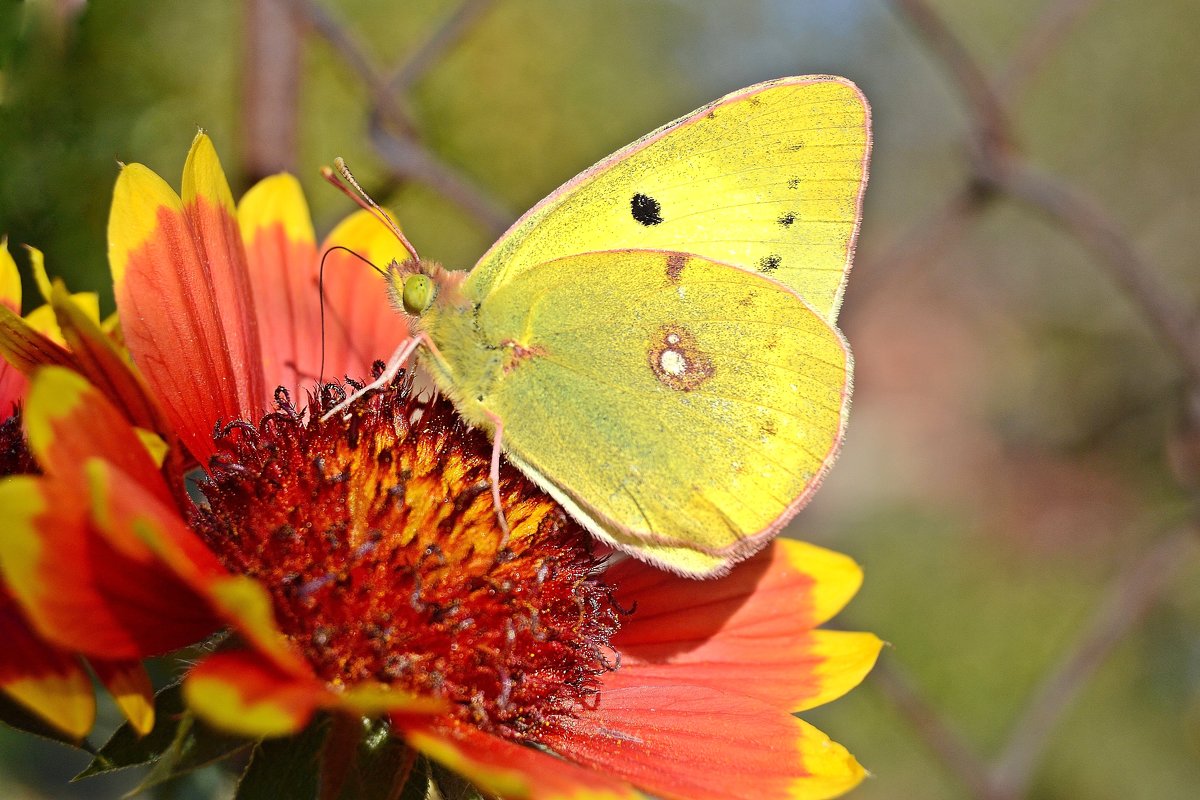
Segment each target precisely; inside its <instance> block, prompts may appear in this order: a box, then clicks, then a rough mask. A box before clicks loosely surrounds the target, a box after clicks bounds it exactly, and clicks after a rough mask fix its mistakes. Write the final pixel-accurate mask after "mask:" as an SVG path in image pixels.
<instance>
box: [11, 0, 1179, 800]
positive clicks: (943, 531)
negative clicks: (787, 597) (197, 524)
mask: <svg viewBox="0 0 1200 800" xmlns="http://www.w3.org/2000/svg"><path fill="white" fill-rule="evenodd" d="M1198 34H1200V5H1197V4H1196V3H1195V2H1193V0H1147V2H1141V3H1129V2H1122V0H1092V1H1090V2H1089V0H1010V1H1009V2H1005V3H994V2H988V0H954V1H953V2H951V0H921V1H920V2H918V1H917V0H893V1H892V2H887V1H885V0H753V1H752V0H745V1H744V2H738V3H736V4H735V3H728V2H716V0H708V1H705V2H698V1H695V0H686V1H685V0H575V2H571V3H563V2H552V0H495V1H494V2H480V1H479V0H468V1H467V2H459V1H458V0H455V1H453V2H452V1H451V0H444V1H442V0H409V2H405V3H397V2H394V0H347V1H346V2H335V1H334V0H245V1H244V2H228V3H196V2H182V0H153V1H151V0H104V1H103V2H86V1H85V0H29V1H28V2H13V0H0V154H2V157H3V166H2V168H0V233H6V234H7V235H8V237H9V240H10V242H11V243H13V244H14V245H16V244H20V243H29V244H32V245H35V246H37V247H39V248H41V249H42V250H44V251H45V253H46V257H47V264H48V267H49V269H50V272H51V273H52V274H56V275H60V276H63V277H64V278H65V279H66V280H67V281H68V284H69V285H70V286H71V287H72V289H75V290H95V291H99V292H100V293H101V296H102V302H103V303H104V304H105V305H104V308H105V310H106V311H108V310H111V309H112V292H111V284H110V283H109V279H108V277H107V275H108V272H107V263H106V257H105V225H106V218H107V213H108V206H109V202H110V193H111V188H112V185H113V181H114V180H115V177H116V162H117V161H118V160H120V161H140V162H143V163H145V164H147V165H149V166H150V167H151V168H153V169H154V170H156V171H157V172H159V173H160V174H162V175H164V176H165V177H167V179H168V180H170V181H171V182H172V183H174V184H175V185H178V176H179V174H180V172H181V169H182V166H183V161H184V156H185V155H186V152H187V149H188V146H189V144H190V142H191V140H192V137H193V135H194V133H195V131H196V128H197V127H203V128H205V129H206V130H207V131H208V132H209V133H210V134H211V135H212V137H213V139H214V141H215V143H216V145H217V148H218V151H219V152H220V153H221V155H222V158H223V160H224V165H225V169H226V171H227V172H228V173H229V176H230V180H231V181H232V182H233V184H234V193H235V195H238V194H240V193H241V191H243V190H244V189H245V188H246V187H247V186H249V185H250V183H252V182H253V180H255V179H257V178H259V177H262V176H263V175H266V174H270V173H272V172H275V171H278V170H281V169H287V170H290V171H293V172H294V173H295V174H297V175H298V176H299V178H300V180H301V181H302V183H304V185H305V188H306V190H307V192H308V198H309V201H310V203H311V205H312V209H313V213H314V218H315V220H316V224H317V229H318V231H319V232H323V231H327V230H328V229H329V228H330V227H331V226H332V224H333V223H334V222H335V221H336V220H337V219H338V218H340V217H341V216H342V215H344V214H345V213H347V212H348V210H349V204H348V201H346V200H345V198H343V197H342V196H341V195H339V194H337V193H336V192H334V191H333V190H332V189H330V188H329V187H327V186H325V185H323V183H322V181H321V180H320V178H319V175H318V169H319V167H320V166H321V165H322V164H327V163H329V162H330V161H331V160H332V158H333V157H334V156H337V155H341V156H344V157H345V158H346V160H347V161H348V162H349V164H350V165H351V166H352V167H353V168H354V170H355V172H356V174H357V175H358V177H359V178H360V180H361V181H362V182H363V184H364V185H365V186H366V187H367V189H368V191H370V192H371V193H372V194H373V195H374V196H375V197H376V198H377V199H378V200H380V201H381V202H382V203H384V204H385V205H387V206H389V207H391V208H393V209H394V210H395V211H396V212H397V213H398V215H399V217H400V219H401V220H402V222H403V224H404V227H405V229H406V231H407V232H408V234H409V236H410V237H411V238H412V239H413V241H414V243H415V244H416V245H417V247H418V248H419V249H420V250H421V251H422V254H423V256H425V257H426V258H433V259H436V260H440V261H442V262H443V263H446V264H447V265H453V266H459V267H463V268H466V267H469V266H470V265H471V264H472V263H473V262H474V261H475V259H476V258H477V257H478V256H479V255H480V254H481V253H482V252H483V250H484V249H486V247H487V245H488V244H489V243H490V242H491V241H492V240H493V239H494V238H495V237H496V235H497V234H498V233H499V232H500V231H502V230H503V229H504V227H505V226H506V225H507V224H508V223H509V222H511V221H512V220H513V219H515V218H516V217H517V216H518V215H519V214H520V213H521V212H522V211H523V210H525V209H526V208H528V207H529V206H530V205H532V204H533V203H534V202H536V201H537V200H538V199H539V198H541V197H542V196H544V195H545V194H547V193H548V192H549V191H550V190H552V189H553V188H554V187H555V186H557V185H558V184H559V183H561V182H562V181H564V180H565V179H567V178H569V177H571V176H572V175H574V174H575V173H576V172H578V171H579V170H581V169H583V168H584V167H587V166H588V165H590V164H592V163H593V162H594V161H596V160H597V159H599V158H600V157H602V156H604V155H606V154H608V153H609V152H611V151H612V150H615V149H617V148H618V147H620V146H622V145H624V144H626V143H628V142H630V141H632V140H634V139H635V138H637V137H639V136H641V135H642V134H644V133H646V132H648V131H650V130H651V129H653V128H655V127H657V126H659V125H661V124H662V123H664V122H667V121H669V120H671V119H674V118H676V117H678V116H680V115H682V114H684V113H686V112H688V111H690V110H692V109H693V108H695V107H697V106H699V105H701V104H703V103H705V102H708V101H709V100H712V99H714V98H716V97H718V96H720V95H722V94H724V93H726V92H729V91H731V90H734V89H737V88H739V87H742V86H745V85H749V84H752V83H756V82H759V81H762V80H765V79H768V78H774V77H779V76H782V75H795V74H805V73H837V74H841V75H845V76H847V77H849V78H851V79H853V80H854V81H856V82H857V83H858V84H859V85H860V86H861V87H862V89H863V90H864V91H865V93H866V95H867V97H868V98H869V99H870V101H871V103H872V106H873V109H874V120H875V151H874V159H873V162H872V167H871V183H870V188H869V190H868V192H867V199H866V208H865V212H864V221H863V227H862V235H861V240H860V245H859V251H858V257H857V259H856V263H855V267H854V270H853V273H852V275H851V279H850V283H849V287H848V290H847V292H846V299H845V305H844V308H843V312H842V327H843V328H844V330H845V332H846V334H847V336H848V338H849V340H850V342H851V344H852V346H853V349H854V351H855V355H856V361H857V373H856V387H855V388H856V391H855V404H854V409H853V412H852V414H851V421H850V428H849V437H848V440H847V442H846V446H845V449H844V451H843V454H842V456H841V459H840V462H839V463H838V465H837V467H836V468H835V469H834V470H833V473H832V475H831V477H830V478H829V479H828V481H827V482H826V484H825V486H824V488H823V489H822V491H821V492H820V493H819V494H818V495H817V498H816V500H815V501H814V502H813V503H812V504H811V505H810V506H809V507H808V509H806V510H805V511H804V512H802V513H801V515H800V516H799V517H798V518H797V520H796V521H795V523H794V524H793V526H792V528H791V533H792V534H793V535H795V536H799V537H803V538H807V539H810V540H813V541H816V542H818V543H821V544H824V545H827V546H830V547H833V548H835V549H838V550H841V551H844V552H846V553H849V554H851V555H852V556H853V557H854V558H856V559H857V560H858V561H859V562H861V563H862V564H863V565H864V567H865V570H866V576H867V577H866V585H865V587H864V588H863V590H862V592H861V594H860V596H859V597H858V598H857V599H856V600H855V601H854V603H853V604H852V605H851V606H850V608H849V609H848V610H847V611H846V612H845V613H844V614H843V615H842V616H841V617H839V618H838V620H837V622H838V624H839V625H840V626H843V627H847V628H856V629H869V630H873V631H876V632H877V633H879V635H880V636H882V637H883V638H884V639H886V640H887V641H888V642H890V643H891V645H892V646H891V647H890V648H888V649H887V650H886V651H885V652H884V654H883V656H882V659H881V663H880V667H879V669H878V670H877V671H876V673H875V674H874V675H873V676H872V677H871V678H869V679H868V681H867V682H866V684H865V685H864V687H863V688H861V689H859V690H857V691H855V692H853V693H852V694H851V695H849V696H848V697H846V698H844V699H842V700H839V701H837V702H835V703H833V704H831V705H829V706H827V707H824V708H821V709H818V710H817V711H815V712H812V713H810V714H807V715H806V718H808V719H809V720H810V721H812V722H814V723H815V724H817V725H818V726H819V727H821V728H822V729H824V730H825V731H827V732H828V733H830V734H831V735H832V736H833V737H834V738H835V739H836V740H838V741H840V742H843V743H844V744H846V746H847V747H849V748H850V750H851V751H852V752H854V753H855V754H856V755H857V756H858V758H859V759H860V760H861V761H862V763H863V764H864V765H865V766H866V767H867V768H868V769H869V770H871V772H872V773H873V777H872V778H870V779H869V780H868V781H867V782H866V783H865V784H864V785H863V786H862V787H861V788H860V789H858V790H857V791H856V792H855V793H854V794H853V795H852V796H853V797H855V798H861V799H862V800H868V799H873V798H909V797H912V798H929V799H931V800H938V799H940V798H980V799H985V800H1017V798H1038V799H1039V800H1045V799H1048V798H1088V799H1089V800H1090V799H1092V798H1097V799H1100V800H1104V799H1106V798H1114V799H1115V798H1121V799H1122V800H1126V799H1128V798H1164V799H1168V800H1170V799H1173V798H1180V799H1182V798H1194V797H1197V796H1200V580H1197V578H1198V577H1200V558H1198V553H1197V547H1196V546H1195V544H1196V506H1195V503H1194V499H1195V498H1194V489H1195V487H1196V486H1197V485H1200V479H1198V477H1197V476H1198V474H1200V473H1198V472H1197V469H1198V467H1200V435H1198V434H1196V433H1194V432H1193V428H1194V426H1195V423H1194V419H1195V415H1196V411H1195V409H1197V408H1200V402H1196V400H1195V397H1196V394H1195V389H1196V386H1197V381H1198V379H1200V357H1197V348H1200V336H1194V335H1192V334H1193V331H1194V330H1195V328H1194V327H1193V321H1194V319H1195V316H1196V315H1195V309H1196V307H1197V304H1198V303H1200V281H1198V280H1197V276H1198V275H1200V272H1198V270H1197V264H1196V258H1197V257H1196V254H1197V252H1200V225H1198V224H1197V223H1196V220H1197V218H1198V217H1200V84H1198V83H1197V81H1196V76H1197V75H1198V74H1200V47H1197V46H1196V40H1197V35H1198ZM13 249H14V252H15V253H16V255H17V258H18V260H21V259H23V257H24V254H23V252H22V251H20V250H19V248H16V247H14V248H13ZM33 291H34V290H33V287H32V285H29V286H27V297H28V296H32V293H33ZM1189 398H1190V399H1189ZM781 612H784V610H781ZM0 646H3V644H2V643H0ZM109 724H110V726H111V725H112V724H113V722H112V720H111V719H110V721H109ZM97 738H98V739H102V738H103V733H102V732H101V733H100V734H98V735H97ZM85 763H86V758H85V757H82V756H80V755H79V754H77V753H72V752H70V751H68V750H66V749H65V748H60V747H58V746H56V745H53V744H49V743H40V742H36V741H34V740H32V739H30V738H29V737H24V736H17V735H15V734H13V733H12V732H11V731H8V730H0V787H3V788H0V795H2V796H3V797H4V798H12V797H16V798H42V797H62V798H108V797H113V798H115V797H119V796H120V795H121V794H122V793H123V792H124V791H126V790H127V789H128V788H129V787H130V786H132V785H133V784H134V783H136V781H137V780H138V776H136V775H132V776H129V775H124V776H121V775H118V776H110V777H105V778H101V779H96V780H95V781H91V782H84V783H80V784H72V785H67V783H66V780H67V778H69V776H70V775H72V774H74V772H76V771H78V770H79V769H81V768H82V766H83V765H84V764H85ZM230 787H231V783H230V782H229V779H228V778H227V777H226V776H225V775H224V773H222V772H220V771H219V770H216V769H209V770H202V771H200V772H198V773H196V774H194V775H193V776H190V777H189V778H187V779H185V780H182V781H178V782H176V783H174V784H171V785H168V786H165V787H161V788H160V789H158V790H156V791H157V794H151V795H150V796H156V797H160V798H209V797H225V796H228V794H229V792H230V791H231V788H230Z"/></svg>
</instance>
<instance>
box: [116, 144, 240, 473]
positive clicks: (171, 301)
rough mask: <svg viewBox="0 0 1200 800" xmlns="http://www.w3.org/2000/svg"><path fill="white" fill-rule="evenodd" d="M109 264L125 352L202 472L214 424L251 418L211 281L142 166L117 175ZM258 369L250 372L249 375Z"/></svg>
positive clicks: (159, 185)
mask: <svg viewBox="0 0 1200 800" xmlns="http://www.w3.org/2000/svg"><path fill="white" fill-rule="evenodd" d="M108 259H109V265H110V267H111V269H112V275H113V289H114V292H115V294H116V298H117V309H118V311H119V312H120V316H121V329H122V333H123V335H124V338H125V343H126V346H128V348H129V352H130V353H131V354H132V355H133V359H134V361H135V362H136V363H137V364H138V366H139V368H140V369H141V372H142V374H143V376H144V377H145V378H146V382H147V383H148V384H149V385H150V388H151V389H152V391H153V392H154V396H155V398H156V399H157V400H158V401H159V403H160V404H161V405H162V407H163V409H164V411H165V412H166V414H167V416H168V418H169V419H170V420H171V423H172V427H173V428H174V429H175V430H177V431H178V432H179V435H180V438H181V439H182V440H183V442H184V444H185V445H186V446H187V447H188V449H189V450H190V451H191V452H192V454H193V455H194V456H195V457H196V458H197V459H198V460H199V461H200V462H201V463H205V462H207V460H208V457H209V456H210V455H212V453H213V452H214V446H213V441H212V428H213V424H214V423H216V422H217V421H218V420H222V421H225V422H229V421H231V420H234V419H238V418H241V417H243V416H245V415H247V414H249V413H250V412H251V411H254V410H257V407H258V405H259V404H260V403H261V397H259V396H255V397H254V398H253V400H254V405H253V407H251V406H249V405H248V404H245V403H244V402H243V400H244V398H243V397H242V395H241V394H240V393H239V380H238V379H237V378H236V377H235V375H234V367H233V362H232V360H231V359H230V346H229V342H228V340H227V339H226V336H225V330H224V323H223V316H224V315H225V314H227V313H229V314H232V313H234V312H235V311H236V309H223V308H221V307H220V306H219V305H218V304H217V293H216V291H215V289H214V287H213V285H212V278H211V275H210V271H209V269H208V268H207V266H206V264H205V263H204V261H203V260H202V259H201V256H200V254H199V252H198V251H197V249H196V241H195V237H194V234H193V231H192V227H191V224H190V222H189V221H188V218H187V215H186V214H185V213H184V210H183V203H182V201H181V200H180V199H179V197H178V196H177V195H176V194H175V192H174V191H173V190H172V189H171V187H169V186H168V185H167V184H166V183H165V182H164V181H163V180H162V178H160V177H158V176H157V175H155V174H154V173H153V172H151V171H150V170H149V169H147V168H146V167H144V166H142V165H141V164H130V165H128V166H126V167H124V168H123V169H122V170H121V174H120V176H119V177H118V178H117V185H116V188H115V189H114V190H113V204H112V212H111V214H110V216H109V220H108ZM255 368H257V363H256V365H255Z"/></svg>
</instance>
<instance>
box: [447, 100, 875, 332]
mask: <svg viewBox="0 0 1200 800" xmlns="http://www.w3.org/2000/svg"><path fill="white" fill-rule="evenodd" d="M869 124H870V123H869V113H868V108H867V105H866V101H865V100H864V99H863V97H862V94H861V93H860V92H859V91H858V89H857V88H856V87H855V86H854V85H853V84H852V83H850V82H849V81H846V80H845V79H843V78H834V77H829V76H807V77H799V78H784V79H780V80H778V81H772V82H769V83H764V84H759V85H757V86H752V87H750V88H748V89H743V90H741V91H739V92H735V93H733V94H731V95H728V96H726V97H724V98H722V99H720V100H718V101H716V102H714V103H712V104H710V105H708V106H705V107H704V108H702V109H699V110H698V111H696V112H693V113H692V114H689V115H688V116H686V117H684V118H682V119H679V120H676V121H675V122H672V123H670V124H668V125H666V126H664V127H663V128H660V129H659V130H657V131H655V132H654V133H651V134H649V135H647V136H645V137H643V138H642V139H640V140H638V141H637V142H635V143H633V144H632V145H630V146H629V147H627V148H625V149H623V150H621V151H619V152H617V153H615V154H613V155H612V156H610V157H609V158H607V159H605V160H604V161H602V162H600V163H599V164H597V165H595V166H594V167H592V168H591V169H589V170H587V171H585V172H583V173H581V174H580V175H579V176H577V177H576V178H574V179H573V180H571V181H569V182H568V183H566V184H565V185H563V186H562V187H560V188H559V189H558V190H557V191H555V192H554V193H553V194H551V195H550V196H549V197H548V198H546V199H545V200H543V201H542V202H541V203H539V204H538V205H537V206H535V207H534V208H533V209H532V210H531V211H530V212H528V213H527V214H526V215H525V216H523V217H522V218H521V219H520V220H518V221H517V223H516V224H515V225H514V226H513V227H512V228H511V229H510V230H509V232H508V233H506V234H505V235H504V236H503V237H502V238H501V239H500V240H499V241H498V242H497V243H496V244H495V245H494V246H493V247H492V248H491V250H489V251H488V253H487V254H485V255H484V257H483V259H481V260H480V262H479V264H478V265H477V266H476V267H475V269H474V270H473V271H472V274H471V277H470V279H469V280H470V282H471V283H472V284H474V285H475V286H476V287H477V292H478V293H479V294H480V295H481V296H482V295H486V294H488V293H490V292H492V291H497V290H499V289H500V287H501V286H502V285H503V284H504V283H506V282H507V281H510V280H514V279H516V277H517V276H518V275H520V274H521V273H522V272H524V271H526V270H529V269H535V268H539V267H540V265H542V264H544V263H545V262H548V261H552V260H554V259H556V258H560V257H562V256H565V255H573V254H578V253H586V252H592V251H600V250H614V249H660V250H672V251H679V252H687V253H694V254H697V255H702V256H705V257H707V258H710V259H713V260H715V261H720V262H723V263H728V264H733V265H736V266H739V267H742V268H745V269H748V270H753V271H757V272H759V273H760V274H763V275H767V276H769V277H771V278H774V279H775V280H778V281H779V282H781V283H783V284H785V285H786V286H789V287H791V288H792V289H794V290H795V291H796V292H797V293H799V294H800V295H801V296H802V297H803V298H804V299H805V300H806V301H807V302H808V303H809V305H810V306H811V307H812V308H813V309H814V310H816V311H817V312H818V313H819V314H821V315H822V316H823V317H824V318H825V319H827V320H829V321H831V322H832V321H833V320H834V319H835V317H836V314H837V309H838V306H839V305H840V303H841V294H842V287H843V285H844V280H845V275H846V271H847V270H848V268H849V265H850V259H851V256H852V255H853V249H854V242H855V238H856V236H857V232H858V220H859V211H860V205H861V198H862V193H863V189H864V187H865V184H866V166H867V158H868V154H869V149H870V131H869Z"/></svg>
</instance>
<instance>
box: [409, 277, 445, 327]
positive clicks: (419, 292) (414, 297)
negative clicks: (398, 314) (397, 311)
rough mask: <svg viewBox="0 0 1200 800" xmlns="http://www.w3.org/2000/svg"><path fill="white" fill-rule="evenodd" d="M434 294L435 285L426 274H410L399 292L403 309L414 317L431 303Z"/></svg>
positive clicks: (435, 291)
mask: <svg viewBox="0 0 1200 800" xmlns="http://www.w3.org/2000/svg"><path fill="white" fill-rule="evenodd" d="M436 294H437V286H436V285H435V284H434V282H433V281H432V280H430V278H429V276H428V275H410V276H408V278H407V279H405V281H404V291H403V293H401V300H402V301H403V302H404V310H405V311H406V312H408V313H409V314H412V315H413V316H414V317H419V316H421V315H422V314H424V313H425V310H426V309H428V308H429V306H431V305H433V298H434V296H435V295H436Z"/></svg>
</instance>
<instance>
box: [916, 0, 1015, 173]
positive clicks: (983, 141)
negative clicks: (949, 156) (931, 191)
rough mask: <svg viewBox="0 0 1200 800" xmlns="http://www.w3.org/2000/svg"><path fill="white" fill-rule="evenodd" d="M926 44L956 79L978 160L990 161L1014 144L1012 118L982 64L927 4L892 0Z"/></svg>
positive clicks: (921, 1)
mask: <svg viewBox="0 0 1200 800" xmlns="http://www.w3.org/2000/svg"><path fill="white" fill-rule="evenodd" d="M892 5H894V6H896V8H897V9H898V10H899V11H900V13H901V16H903V17H904V18H905V19H906V20H907V21H908V23H909V24H910V25H912V27H913V28H914V29H915V30H916V31H917V33H918V34H919V35H920V36H921V37H922V38H923V39H924V40H925V44H926V45H927V46H928V47H929V49H930V50H932V51H933V52H934V53H935V54H936V55H937V56H938V57H939V58H940V59H941V60H942V61H943V62H944V63H945V65H946V70H947V72H948V73H949V74H950V75H951V76H953V80H954V82H955V84H956V85H957V88H958V90H959V92H960V93H961V94H962V97H963V100H964V101H965V102H966V105H967V110H968V111H969V112H970V114H971V118H972V120H973V122H974V131H973V137H972V138H973V142H972V143H973V144H975V145H976V146H978V148H979V152H978V153H977V154H976V157H977V158H985V159H986V158H989V157H991V156H992V155H994V154H995V153H996V152H997V151H1000V150H1004V149H1007V148H1008V147H1009V146H1010V145H1011V143H1012V134H1011V131H1010V130H1009V124H1008V115H1007V114H1006V113H1005V110H1004V107H1003V105H1002V104H1001V102H1000V98H999V97H998V96H997V94H996V92H995V90H994V89H993V88H992V85H991V82H990V81H989V80H988V78H987V76H986V75H985V74H984V72H983V69H982V68H981V67H980V65H979V62H977V61H976V60H975V58H974V57H973V56H972V55H971V54H970V52H969V51H968V50H967V48H966V47H965V46H964V45H963V43H962V42H961V41H959V39H958V37H957V36H955V35H954V32H953V31H952V30H950V28H949V26H947V25H946V23H945V21H944V20H943V19H942V18H941V17H940V16H939V15H938V14H937V13H936V12H935V11H934V10H933V9H932V8H931V7H930V6H929V5H928V4H927V3H926V2H925V0H892Z"/></svg>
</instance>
